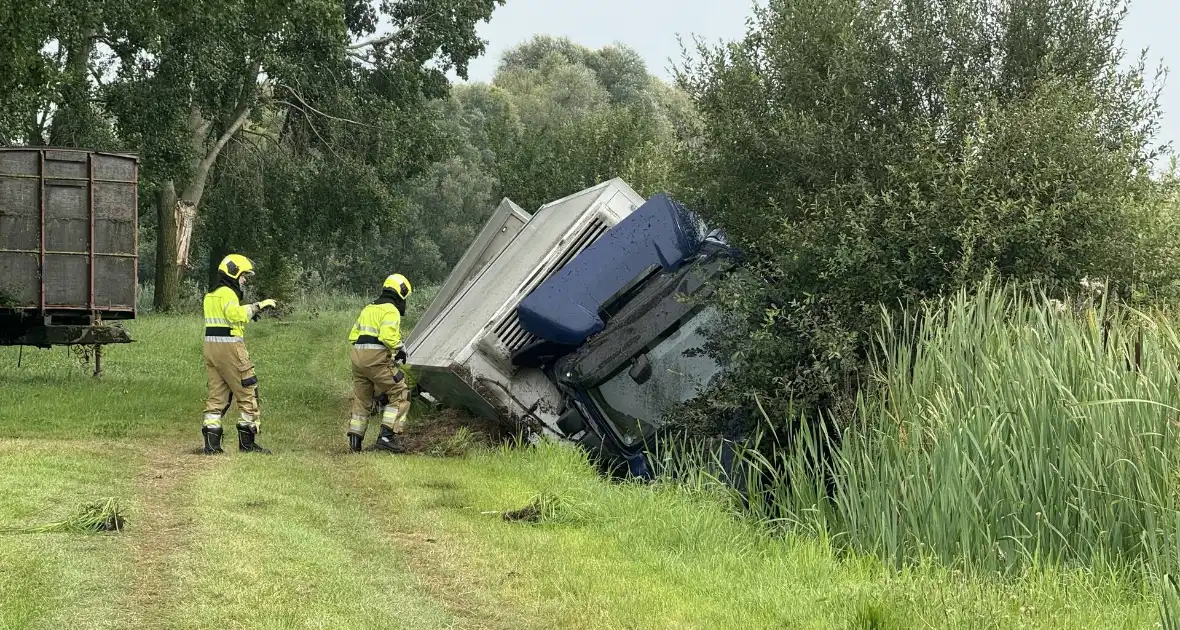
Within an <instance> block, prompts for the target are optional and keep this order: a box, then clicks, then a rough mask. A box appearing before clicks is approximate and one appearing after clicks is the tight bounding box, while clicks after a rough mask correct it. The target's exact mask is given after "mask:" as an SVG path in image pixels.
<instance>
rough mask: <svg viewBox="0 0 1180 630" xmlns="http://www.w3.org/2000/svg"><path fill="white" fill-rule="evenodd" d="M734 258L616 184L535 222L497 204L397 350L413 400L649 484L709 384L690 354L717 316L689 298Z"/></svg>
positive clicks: (704, 366)
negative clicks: (565, 447)
mask: <svg viewBox="0 0 1180 630" xmlns="http://www.w3.org/2000/svg"><path fill="white" fill-rule="evenodd" d="M735 255H736V253H735V252H734V251H733V250H732V249H731V248H730V247H728V246H727V245H726V243H725V241H724V239H723V238H722V237H721V235H720V234H719V233H716V232H713V233H710V232H708V231H707V229H706V228H705V226H704V225H703V224H702V223H701V222H700V221H699V220H698V219H697V218H696V217H695V216H694V215H693V214H692V213H691V212H689V211H688V210H687V209H685V208H684V207H683V206H681V205H680V204H678V203H676V202H675V201H673V200H672V199H670V198H669V197H667V196H666V195H663V194H660V195H656V196H653V197H652V198H650V199H647V200H644V199H643V198H642V197H640V196H639V195H638V194H637V193H636V192H635V191H634V190H632V189H631V187H630V186H629V185H627V183H626V182H624V181H622V180H620V179H613V180H610V181H608V182H604V183H602V184H599V185H597V186H594V187H592V188H588V189H586V190H583V191H581V192H578V193H576V194H574V195H570V196H569V197H565V198H563V199H559V200H557V201H553V202H551V203H548V204H546V205H544V206H542V207H541V208H540V209H538V210H537V211H536V212H534V213H532V214H529V213H527V212H525V211H524V210H523V209H522V208H520V207H519V206H517V205H516V204H514V203H513V202H512V201H511V200H508V199H505V200H504V201H503V202H501V204H500V206H499V207H498V208H497V210H496V212H495V213H494V214H493V215H492V217H491V219H490V220H489V221H488V222H487V224H486V225H485V226H484V229H483V231H482V232H481V233H480V234H479V236H478V237H477V238H476V240H475V241H474V242H473V243H472V245H471V246H470V247H469V248H468V250H467V252H466V253H465V255H464V256H463V258H462V260H461V261H460V262H459V264H458V265H457V266H456V268H455V269H454V270H453V271H452V272H451V275H450V277H449V278H448V279H447V281H446V283H445V284H444V286H443V287H442V289H441V291H440V293H439V295H438V296H437V297H436V298H435V300H434V302H433V303H432V304H431V305H430V307H429V309H428V310H427V311H426V313H425V314H424V316H423V317H422V319H421V320H420V321H419V323H418V324H417V326H415V328H414V330H413V331H412V332H411V334H410V335H409V337H408V339H407V350H408V353H409V357H410V363H411V364H412V366H413V368H414V369H415V370H416V373H417V375H418V388H419V389H420V390H421V391H422V392H424V393H425V394H427V395H428V396H430V397H432V398H434V399H436V400H437V401H439V402H441V403H443V404H445V405H448V406H453V407H457V408H461V409H464V410H466V411H468V412H470V413H473V414H478V415H482V416H485V417H492V418H511V419H513V420H515V421H517V422H518V423H521V424H523V425H525V426H527V427H529V428H531V429H532V430H533V431H535V432H536V434H545V435H550V436H553V437H557V438H559V439H564V440H569V441H571V442H574V443H576V444H578V445H580V446H582V447H584V448H586V449H587V450H588V451H590V452H591V453H592V454H593V455H594V456H596V458H597V459H598V461H599V462H600V463H602V464H603V466H604V468H606V469H607V470H609V471H610V472H613V473H620V474H626V475H633V476H638V477H645V478H646V477H650V476H651V471H652V466H651V462H649V461H647V446H649V445H650V444H651V443H652V442H653V440H654V439H655V438H656V437H657V436H658V434H659V433H660V430H661V428H662V420H663V418H664V411H665V410H666V409H669V408H670V405H675V404H677V403H680V402H683V401H686V400H688V399H691V398H692V397H694V396H696V395H697V393H698V392H699V391H700V390H701V389H702V388H703V387H705V386H706V385H707V384H708V383H709V381H710V379H712V378H713V377H714V376H715V375H717V374H718V373H720V371H721V366H720V365H719V364H717V363H716V362H715V361H714V360H713V359H711V358H709V357H708V356H707V355H704V354H703V353H701V352H700V348H701V346H702V344H703V342H704V340H705V338H704V331H705V329H706V328H707V327H708V325H709V324H710V323H711V322H712V321H713V320H714V318H715V317H716V316H717V313H716V311H715V310H714V309H713V307H711V306H709V302H708V301H707V300H701V299H694V298H705V297H707V292H708V291H709V290H710V289H709V288H708V282H709V281H710V280H712V279H713V278H715V277H717V276H718V274H721V273H724V271H725V270H726V269H727V268H728V267H729V266H730V264H731V263H732V261H733V259H734V257H735Z"/></svg>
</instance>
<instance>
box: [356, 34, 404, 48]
mask: <svg viewBox="0 0 1180 630" xmlns="http://www.w3.org/2000/svg"><path fill="white" fill-rule="evenodd" d="M397 35H398V34H397V33H389V34H388V35H382V36H380V37H374V38H372V39H366V40H364V41H362V42H357V43H355V44H353V45H351V46H349V47H348V48H346V49H345V50H360V49H362V48H365V47H367V46H380V45H382V44H388V43H389V42H392V41H393V40H395V39H397Z"/></svg>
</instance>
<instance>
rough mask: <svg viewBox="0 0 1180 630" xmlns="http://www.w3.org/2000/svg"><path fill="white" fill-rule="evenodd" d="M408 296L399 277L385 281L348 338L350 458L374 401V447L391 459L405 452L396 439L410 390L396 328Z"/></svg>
mask: <svg viewBox="0 0 1180 630" xmlns="http://www.w3.org/2000/svg"><path fill="white" fill-rule="evenodd" d="M410 291H411V288H410V281H409V280H407V279H406V277H405V276H403V275H401V274H400V273H395V274H393V275H392V276H389V277H388V278H386V279H385V284H384V285H383V287H382V290H381V297H379V298H377V300H376V301H374V302H373V303H372V304H369V305H367V306H365V308H364V309H363V310H362V311H361V314H360V316H359V317H358V318H357V320H356V323H355V324H353V326H352V331H351V332H350V333H349V335H348V341H349V343H350V344H352V351H351V356H352V382H353V399H352V421H351V422H349V424H348V446H349V448H351V449H352V451H353V452H360V450H361V443H362V442H364V439H365V431H366V430H367V429H368V427H369V412H370V409H372V408H373V405H374V400H376V405H377V407H378V410H379V411H380V413H381V433H380V435H378V436H377V442H376V444H374V447H375V448H377V449H379V450H383V451H388V452H391V453H402V452H405V447H404V445H403V444H402V443H401V433H402V430H403V428H404V427H405V420H406V414H407V413H408V412H409V410H410V389H409V387H408V386H407V385H406V374H405V372H403V371H402V370H401V368H400V367H399V365H400V364H404V363H405V362H406V358H407V357H406V350H405V346H404V345H403V343H402V332H401V322H402V317H403V316H404V315H405V313H406V298H408V297H410Z"/></svg>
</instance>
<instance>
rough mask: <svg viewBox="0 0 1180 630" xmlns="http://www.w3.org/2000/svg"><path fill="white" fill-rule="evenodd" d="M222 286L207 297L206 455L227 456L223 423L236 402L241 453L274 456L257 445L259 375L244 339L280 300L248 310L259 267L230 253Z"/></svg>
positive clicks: (219, 268)
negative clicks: (245, 291)
mask: <svg viewBox="0 0 1180 630" xmlns="http://www.w3.org/2000/svg"><path fill="white" fill-rule="evenodd" d="M217 271H218V273H217V286H216V287H214V289H213V290H212V291H210V292H209V293H206V294H205V352H204V354H205V368H206V369H207V371H208V373H209V397H208V399H206V401H205V422H204V426H203V427H202V428H201V434H202V435H203V436H204V439H205V454H206V455H213V454H216V453H223V452H224V451H223V450H222V449H221V434H222V428H221V419H222V418H223V417H224V416H225V414H226V412H228V411H229V407H230V405H231V404H233V403H234V402H235V401H236V402H237V405H238V411H239V412H240V415H239V419H238V450H240V451H242V452H244V453H270V451H269V450H268V449H265V448H263V447H262V446H259V445H258V444H257V443H256V442H255V441H254V438H255V436H257V435H258V429H259V422H260V418H259V413H258V376H257V375H256V374H255V373H254V364H253V363H251V362H250V354H249V353H247V352H246V344H245V341H244V340H243V334H244V333H245V330H246V323H247V322H248V321H258V318H259V316H260V315H261V313H262V312H263V311H268V310H271V309H274V308H275V307H276V306H277V303H276V302H275V301H274V300H262V301H261V302H255V303H252V304H246V305H242V303H241V301H242V288H243V287H244V286H245V285H246V279H247V277H249V276H252V275H254V264H253V263H252V262H250V259H248V258H246V257H245V256H242V255H241V254H230V255H228V256H226V257H225V258H224V259H222V261H221V264H220V265H218V266H217Z"/></svg>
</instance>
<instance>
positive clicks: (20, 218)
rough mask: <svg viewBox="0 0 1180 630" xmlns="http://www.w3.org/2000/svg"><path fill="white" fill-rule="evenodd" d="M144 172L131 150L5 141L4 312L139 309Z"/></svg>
mask: <svg viewBox="0 0 1180 630" xmlns="http://www.w3.org/2000/svg"><path fill="white" fill-rule="evenodd" d="M138 170H139V165H138V160H137V159H136V158H135V157H134V156H128V155H114V154H109V153H98V152H94V151H84V150H77V149H44V148H6V149H0V310H3V311H6V312H8V313H9V315H10V316H11V315H12V314H14V313H15V314H18V315H22V316H26V317H28V316H40V317H43V318H49V321H54V322H62V323H92V322H93V321H94V320H97V319H107V320H111V319H132V318H134V317H135V294H136V288H137V286H138V285H137V281H136V267H137V263H138V256H137V253H138V238H137V234H138V231H137V221H138ZM45 323H48V322H45Z"/></svg>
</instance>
